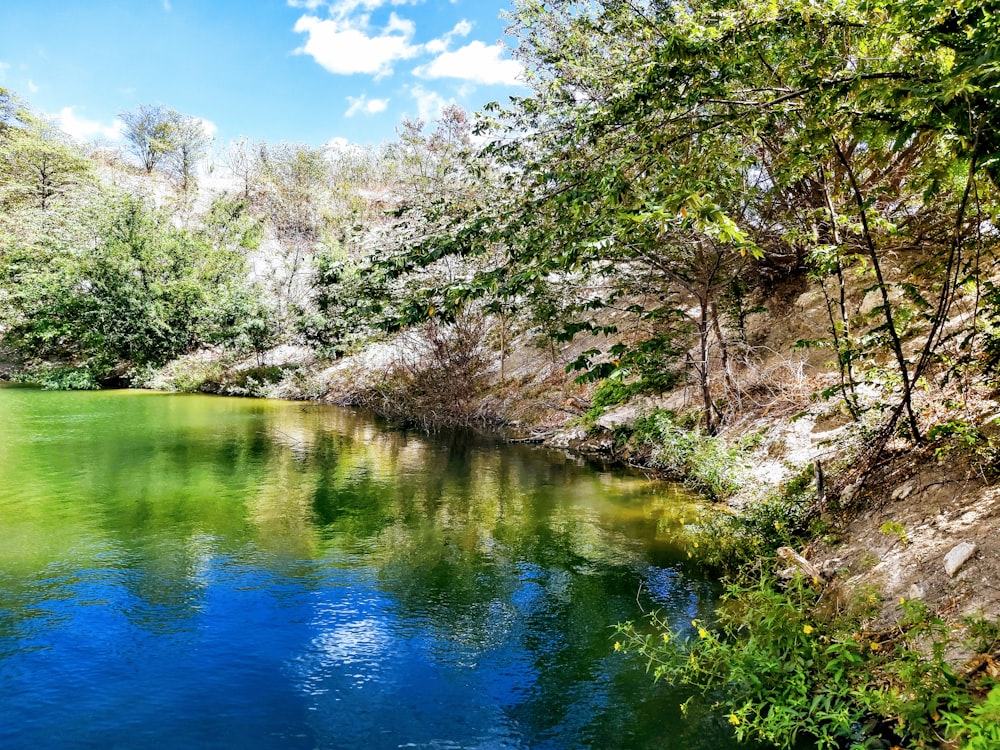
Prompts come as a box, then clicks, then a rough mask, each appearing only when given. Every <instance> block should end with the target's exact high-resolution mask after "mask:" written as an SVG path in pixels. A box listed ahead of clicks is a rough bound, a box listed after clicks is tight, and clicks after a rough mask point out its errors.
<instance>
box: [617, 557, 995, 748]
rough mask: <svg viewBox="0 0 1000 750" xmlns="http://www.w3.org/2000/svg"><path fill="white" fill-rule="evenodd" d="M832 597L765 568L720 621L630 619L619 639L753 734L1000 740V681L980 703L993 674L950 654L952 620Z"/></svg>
mask: <svg viewBox="0 0 1000 750" xmlns="http://www.w3.org/2000/svg"><path fill="white" fill-rule="evenodd" d="M821 597H822V591H821V589H820V588H819V586H814V585H813V584H811V583H810V582H807V581H804V580H802V579H801V578H799V579H796V580H794V581H792V582H791V583H790V584H788V585H787V586H784V587H782V586H781V585H779V583H778V582H777V581H775V580H774V579H772V578H769V577H766V576H765V577H762V578H761V579H760V580H759V581H758V582H757V583H755V584H754V585H751V586H740V585H731V586H730V587H729V589H728V591H727V593H726V595H725V596H724V597H723V600H722V604H721V606H720V608H719V610H718V617H719V619H718V622H717V623H716V624H715V625H714V626H709V625H707V624H702V623H700V622H698V621H692V623H691V627H690V628H684V630H682V631H677V630H673V629H671V628H670V627H669V626H668V624H667V623H665V622H663V621H662V620H660V619H657V618H655V617H654V618H653V621H652V622H653V626H654V629H655V632H653V633H649V632H641V631H640V629H639V628H638V627H636V626H635V625H634V624H632V623H625V624H624V625H622V626H620V627H619V630H618V637H619V641H618V642H617V643H616V645H615V649H616V650H618V651H625V652H630V651H633V652H636V653H638V654H639V655H641V656H642V657H644V658H645V659H646V660H647V664H648V668H649V670H650V671H651V672H652V674H653V676H654V677H655V679H657V680H660V679H663V680H666V681H668V682H670V683H672V684H686V685H689V686H692V687H694V688H696V689H697V690H700V691H702V692H705V693H711V694H712V695H713V696H721V698H720V701H719V704H718V705H719V706H721V707H723V710H725V711H726V712H727V713H728V721H729V723H730V724H731V725H732V726H733V729H734V731H735V733H736V736H737V737H738V738H739V739H741V740H747V739H756V740H762V741H765V742H769V743H773V744H775V745H777V746H778V747H780V748H792V747H796V746H799V743H801V742H803V741H808V742H809V746H810V747H817V748H823V749H827V750H833V749H834V748H841V747H850V748H852V750H863V749H865V750H875V749H876V748H881V749H883V750H888V749H889V748H890V747H894V746H905V747H908V748H930V747H937V746H939V742H940V740H941V738H942V737H948V738H951V739H959V740H964V741H965V742H966V744H965V745H963V747H966V748H969V749H970V750H971V749H972V748H975V750H981V749H983V748H987V747H990V748H994V747H998V745H996V744H995V740H996V738H997V726H998V725H997V723H996V718H997V715H998V708H1000V700H998V695H997V692H998V691H997V688H993V690H992V692H991V693H990V694H989V697H988V699H987V700H986V702H985V703H982V704H981V705H979V706H975V707H973V706H974V701H973V695H974V694H975V693H976V692H977V691H979V690H980V689H981V688H982V683H979V682H976V681H972V682H965V683H963V682H962V680H960V679H959V677H958V676H957V675H956V674H955V673H954V672H953V671H952V669H951V668H950V666H949V665H948V663H947V662H946V661H945V659H944V653H945V651H946V650H947V649H948V647H949V646H950V645H952V636H951V633H950V629H949V628H948V627H947V625H946V624H945V623H944V622H943V621H942V620H940V619H938V618H936V617H932V616H929V615H928V613H927V612H926V610H925V609H924V608H923V607H922V605H920V604H919V603H909V602H907V603H904V604H903V605H902V606H903V609H904V617H903V618H902V620H901V622H900V623H899V625H898V626H896V627H893V628H891V629H888V630H885V631H871V630H868V629H867V628H866V623H868V622H871V619H870V616H871V615H872V614H873V612H872V611H871V608H872V607H873V606H875V604H874V603H871V604H869V606H868V608H867V609H860V610H859V609H858V608H857V607H855V608H853V609H852V610H848V611H847V612H844V613H840V614H838V616H837V617H835V618H833V619H832V620H829V619H825V618H824V617H821V615H820V613H819V604H820V599H821ZM869 601H870V602H874V601H875V600H869ZM970 708H971V710H970ZM991 743H993V744H991Z"/></svg>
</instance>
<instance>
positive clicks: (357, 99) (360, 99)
mask: <svg viewBox="0 0 1000 750" xmlns="http://www.w3.org/2000/svg"><path fill="white" fill-rule="evenodd" d="M347 101H349V102H350V103H351V106H350V107H348V108H347V112H345V113H344V116H345V117H354V115H356V114H358V113H359V112H360V113H363V114H366V115H377V114H378V113H379V112H385V110H386V107H388V106H389V100H388V99H369V98H368V97H367V96H366V95H365V94H362V95H361V96H349V97H347Z"/></svg>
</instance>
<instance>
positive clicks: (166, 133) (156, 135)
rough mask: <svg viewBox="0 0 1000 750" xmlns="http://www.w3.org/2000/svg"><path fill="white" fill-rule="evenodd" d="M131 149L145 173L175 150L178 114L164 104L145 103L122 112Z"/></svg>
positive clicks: (150, 172)
mask: <svg viewBox="0 0 1000 750" xmlns="http://www.w3.org/2000/svg"><path fill="white" fill-rule="evenodd" d="M118 117H119V118H120V119H121V121H122V122H123V123H125V130H124V133H123V134H124V137H125V142H126V144H127V145H128V148H129V150H130V151H131V152H132V153H133V154H134V155H135V156H136V157H137V158H138V159H139V162H140V163H141V164H142V167H143V169H145V170H146V174H152V172H153V170H154V169H155V168H156V166H157V165H158V164H160V163H161V162H162V161H163V160H164V159H166V158H168V157H169V155H170V154H172V153H173V152H174V151H175V150H176V146H177V144H176V131H177V119H178V117H177V113H176V112H174V111H173V110H171V109H168V108H167V107H164V106H163V105H162V104H156V105H148V104H142V105H140V106H139V108H138V109H136V110H135V111H134V112H120V113H119V114H118Z"/></svg>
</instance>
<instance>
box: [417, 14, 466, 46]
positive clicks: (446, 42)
mask: <svg viewBox="0 0 1000 750" xmlns="http://www.w3.org/2000/svg"><path fill="white" fill-rule="evenodd" d="M471 32H472V24H471V23H469V22H468V21H466V20H465V19H464V18H463V19H462V20H461V21H459V22H458V23H457V24H455V28H453V29H452V30H451V31H449V32H448V33H447V34H445V35H444V36H442V37H440V38H438V39H433V40H431V41H429V42H427V44H425V45H424V49H425V50H427V51H428V52H430V53H431V54H432V55H440V54H441V53H442V52H446V51H447V50H448V47H449V46H450V45H451V40H452V39H454V38H455V37H456V36H468V35H469V34H470V33H471Z"/></svg>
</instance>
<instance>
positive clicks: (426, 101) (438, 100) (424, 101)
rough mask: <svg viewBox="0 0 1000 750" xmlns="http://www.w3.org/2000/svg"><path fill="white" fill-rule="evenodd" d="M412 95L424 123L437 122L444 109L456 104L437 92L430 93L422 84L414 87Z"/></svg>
mask: <svg viewBox="0 0 1000 750" xmlns="http://www.w3.org/2000/svg"><path fill="white" fill-rule="evenodd" d="M410 94H411V95H412V96H413V98H414V99H415V100H416V102H417V117H419V118H420V119H421V120H423V121H424V122H431V121H432V120H437V119H438V118H439V117H440V116H441V110H442V109H444V108H445V107H446V106H448V105H449V104H454V100H448V99H445V98H444V97H443V96H441V95H440V94H439V93H437V92H436V91H428V90H427V89H425V88H424V87H423V86H421V85H420V84H417V85H416V86H414V87H412V88H411V89H410Z"/></svg>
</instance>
